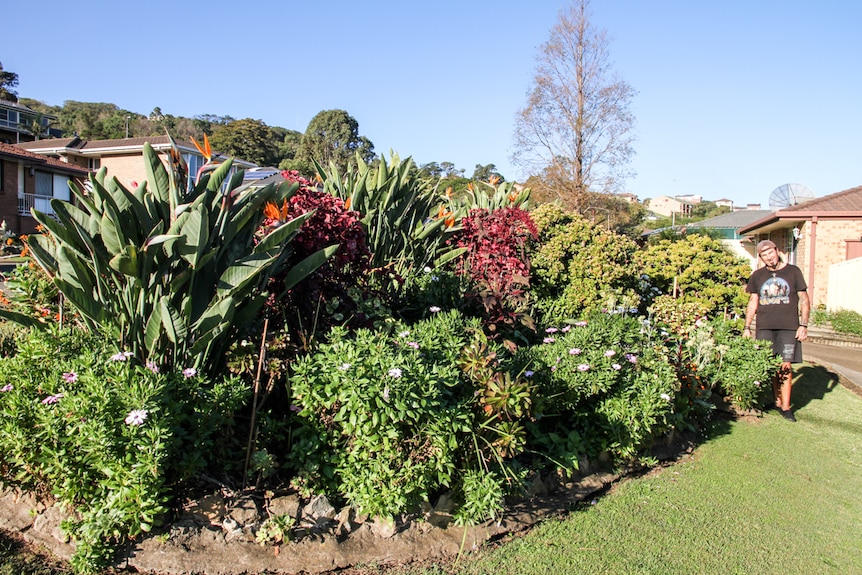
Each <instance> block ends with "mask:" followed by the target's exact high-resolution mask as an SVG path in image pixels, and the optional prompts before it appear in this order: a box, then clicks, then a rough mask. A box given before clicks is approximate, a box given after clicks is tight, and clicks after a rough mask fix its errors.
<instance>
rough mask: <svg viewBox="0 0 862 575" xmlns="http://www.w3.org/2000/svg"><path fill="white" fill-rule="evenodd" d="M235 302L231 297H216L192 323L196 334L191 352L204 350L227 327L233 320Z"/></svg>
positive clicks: (195, 352)
mask: <svg viewBox="0 0 862 575" xmlns="http://www.w3.org/2000/svg"><path fill="white" fill-rule="evenodd" d="M235 306H236V302H235V300H234V298H233V297H230V296H228V297H224V298H216V299H215V300H214V301H213V303H211V304H210V305H209V307H207V309H206V311H204V313H203V314H202V315H201V317H200V318H199V319H198V320H197V321H196V322H195V323H194V325H192V328H193V329H194V331H195V332H196V333H197V334H198V336H197V338H196V339H195V342H194V344H193V345H192V347H191V350H190V352H191V354H192V355H194V354H197V353H200V352H202V351H204V350H205V349H206V348H207V347H208V346H209V344H210V343H211V342H212V341H213V340H214V339H215V338H216V337H218V336H219V335H220V334H222V333H223V332H224V331H225V330H226V329H227V328H228V327H230V325H231V322H232V320H233V315H234V309H235Z"/></svg>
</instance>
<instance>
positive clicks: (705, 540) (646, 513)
mask: <svg viewBox="0 0 862 575" xmlns="http://www.w3.org/2000/svg"><path fill="white" fill-rule="evenodd" d="M795 382H796V383H795V386H794V400H793V404H794V406H795V409H796V411H797V417H798V422H797V423H795V424H794V423H790V422H787V421H785V420H784V419H783V418H782V417H781V416H780V415H778V414H777V413H776V412H770V413H768V414H767V415H766V416H765V417H764V418H762V419H746V420H740V421H735V422H729V423H728V422H716V423H715V424H714V425H713V426H712V429H711V434H710V437H711V438H710V439H709V440H708V441H707V442H706V443H704V444H703V445H701V446H700V447H699V448H698V449H697V450H696V451H695V453H694V454H693V455H692V456H688V457H685V458H683V459H682V460H681V461H680V462H679V463H678V464H676V465H673V466H670V467H666V468H662V469H660V470H657V471H655V472H653V473H650V474H648V475H647V476H644V477H641V478H637V479H632V480H626V481H623V482H622V483H621V484H620V485H618V486H617V487H616V488H615V489H613V491H612V492H611V493H609V494H608V495H606V496H604V497H601V498H599V499H598V500H597V501H596V502H595V504H589V503H588V504H585V505H583V506H582V507H580V508H578V509H576V510H575V511H573V512H572V513H570V514H569V515H567V516H566V517H564V518H561V519H559V520H554V521H550V522H548V523H546V524H544V525H542V526H541V527H539V528H537V529H535V530H533V531H531V532H530V533H529V534H528V535H526V536H524V537H522V538H518V539H516V540H513V541H510V542H508V543H506V544H505V545H502V546H500V547H499V548H496V549H493V550H485V551H483V552H481V553H480V554H478V557H475V558H473V557H471V558H470V559H468V560H466V561H465V560H462V561H461V563H460V565H458V566H457V568H456V572H459V573H471V574H480V573H481V574H485V573H487V574H492V573H493V574H494V575H506V574H515V573H519V574H528V573H535V574H539V573H542V574H549V573H566V574H578V573H590V574H599V573H614V574H621V573H650V574H664V573H668V574H675V573H701V574H721V575H725V574H743V573H751V574H755V573H757V574H770V573H775V574H779V573H780V574H788V573H806V574H807V573H811V574H814V573H816V574H821V573H855V574H859V573H862V399H860V397H858V396H856V395H854V394H853V393H852V392H850V391H848V390H847V389H846V388H844V387H842V386H840V385H838V384H837V381H836V379H835V378H834V377H832V376H830V374H829V373H828V372H827V371H826V370H824V369H823V368H820V367H814V366H809V365H805V366H803V367H802V368H801V369H800V370H799V372H798V375H797V377H796V380H795Z"/></svg>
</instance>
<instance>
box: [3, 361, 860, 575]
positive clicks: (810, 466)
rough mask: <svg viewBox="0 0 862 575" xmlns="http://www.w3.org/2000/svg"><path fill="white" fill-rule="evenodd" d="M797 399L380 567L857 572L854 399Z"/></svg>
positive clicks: (8, 561) (820, 381) (804, 383)
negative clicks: (791, 413)
mask: <svg viewBox="0 0 862 575" xmlns="http://www.w3.org/2000/svg"><path fill="white" fill-rule="evenodd" d="M793 403H794V408H795V409H796V413H797V418H798V420H799V421H798V422H797V423H795V424H794V423H790V422H787V421H785V420H784V419H783V418H782V417H781V416H780V415H778V414H777V413H775V412H770V413H768V414H767V415H766V416H765V417H763V418H761V419H756V418H748V419H743V420H740V421H734V422H728V421H725V420H720V419H719V420H717V421H716V422H715V423H714V424H713V425H712V428H711V430H710V439H709V440H707V441H706V442H705V443H703V444H702V445H700V446H699V447H698V448H697V449H696V450H695V452H694V453H693V454H692V455H690V456H685V457H683V458H682V459H681V460H680V461H679V462H678V463H676V464H674V465H672V466H668V467H663V468H659V469H656V470H654V471H652V472H650V473H648V474H646V475H644V476H642V477H638V478H632V479H627V480H624V481H622V482H621V483H620V484H619V485H617V486H616V487H614V488H613V489H612V490H611V491H610V492H609V493H607V494H605V495H603V496H601V497H599V498H598V499H597V500H595V502H586V503H585V504H583V505H582V506H580V507H578V508H577V509H574V510H572V512H571V513H568V514H567V515H565V516H564V517H561V518H560V519H556V520H553V521H548V522H546V523H544V524H542V525H540V526H538V527H536V528H535V529H533V530H531V531H530V532H529V533H528V534H526V535H524V536H523V537H515V538H513V539H512V540H510V541H507V542H505V543H504V544H502V545H499V546H494V547H493V548H488V549H483V550H481V551H479V552H477V553H473V554H470V555H467V556H465V557H462V558H461V559H460V561H458V562H457V563H449V564H446V565H437V566H433V567H429V566H427V565H426V566H422V567H418V566H414V567H408V568H405V569H397V570H386V571H385V572H386V573H388V574H391V575H395V574H396V573H404V574H406V573H413V574H420V573H424V574H430V573H438V574H440V573H458V574H465V575H467V574H470V575H480V574H482V575H484V574H488V575H492V574H493V575H510V574H524V575H526V574H536V575H538V574H542V575H546V574H557V573H561V574H566V575H577V574H581V573H584V574H590V575H593V574H603V573H608V574H636V573H640V574H677V573H697V574H705V575H708V574H716V575H729V574H749V573H750V574H767V575H768V574H797V573H799V574H803V573H804V574H823V573H825V574H829V573H836V574H837V573H842V574H843V573H847V574H862V398H860V397H859V396H857V395H854V394H853V393H852V392H851V391H848V390H847V389H846V388H844V387H842V386H840V385H839V384H838V382H837V380H836V379H835V378H834V377H833V376H831V375H830V374H829V373H828V372H827V371H826V370H824V369H823V368H820V367H815V366H810V365H807V364H806V365H805V366H804V367H802V369H800V370H799V372H798V375H797V378H796V384H795V386H794V401H793ZM0 543H2V540H0ZM21 558H22V554H21V552H20V550H19V549H14V552H13V551H12V549H10V547H9V546H4V545H0V575H6V574H7V573H9V574H10V575H11V574H12V573H15V575H36V574H38V575H43V574H44V575H48V574H54V573H59V572H60V571H53V570H47V569H46V570H36V569H35V568H34V569H31V568H30V567H25V564H24V563H16V564H15V566H14V567H12V568H13V569H15V570H14V571H9V570H8V569H9V568H10V566H11V565H12V564H13V562H17V561H20V560H21ZM43 568H44V566H43ZM28 569H30V570H28ZM357 571H361V572H362V573H375V572H377V571H375V570H373V569H364V570H357ZM381 572H383V571H381Z"/></svg>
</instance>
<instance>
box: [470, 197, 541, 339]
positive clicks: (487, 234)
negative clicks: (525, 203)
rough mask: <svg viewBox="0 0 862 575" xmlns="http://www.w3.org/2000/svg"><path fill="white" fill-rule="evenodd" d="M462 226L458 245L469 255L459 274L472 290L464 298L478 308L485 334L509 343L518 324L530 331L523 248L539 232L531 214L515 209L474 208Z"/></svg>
mask: <svg viewBox="0 0 862 575" xmlns="http://www.w3.org/2000/svg"><path fill="white" fill-rule="evenodd" d="M461 227H462V229H461V231H460V232H459V233H458V236H457V239H456V242H457V245H458V247H463V248H467V252H466V253H465V255H464V257H463V258H462V259H461V264H460V269H459V272H460V273H461V274H465V275H467V276H468V277H469V278H470V281H471V283H472V285H473V286H474V289H473V291H472V292H471V293H469V294H467V296H468V297H470V298H471V299H472V300H473V301H474V302H475V303H477V304H479V309H480V312H481V313H482V315H483V319H484V322H485V327H486V329H487V331H488V334H489V336H490V337H492V338H498V337H502V338H504V340H507V341H509V342H511V339H510V338H512V337H513V336H515V335H516V333H517V331H518V330H519V329H520V327H521V326H523V327H526V328H528V329H530V330H533V331H534V330H535V326H534V324H533V320H532V318H531V317H530V315H529V314H528V313H527V312H528V297H527V295H528V294H527V289H528V288H529V285H530V260H529V257H528V255H527V248H528V245H529V242H531V241H534V240H535V239H536V238H537V236H538V233H537V231H536V226H535V224H534V223H533V220H532V218H531V217H530V214H529V213H528V212H526V211H525V210H523V209H521V208H519V207H506V208H501V209H496V210H486V209H474V210H471V211H470V214H469V215H468V216H467V217H465V218H463V219H462V220H461Z"/></svg>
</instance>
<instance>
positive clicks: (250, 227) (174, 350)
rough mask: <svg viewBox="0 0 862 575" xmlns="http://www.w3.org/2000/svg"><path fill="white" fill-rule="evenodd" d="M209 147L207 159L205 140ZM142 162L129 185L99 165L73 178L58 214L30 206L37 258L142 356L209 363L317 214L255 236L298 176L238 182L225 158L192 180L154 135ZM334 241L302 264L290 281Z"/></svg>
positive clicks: (92, 318)
mask: <svg viewBox="0 0 862 575" xmlns="http://www.w3.org/2000/svg"><path fill="white" fill-rule="evenodd" d="M202 151H203V152H204V153H205V154H209V156H210V159H212V157H211V156H212V154H211V149H210V148H209V143H208V140H207V139H205V140H204V145H203V150H202ZM144 161H145V164H146V169H147V173H148V176H147V181H146V182H144V183H143V184H141V185H140V186H138V187H136V188H135V189H134V190H128V189H126V188H125V187H124V186H123V185H122V184H121V183H120V182H119V181H118V180H117V179H116V178H110V177H108V175H107V172H106V170H105V169H104V168H103V169H102V170H100V171H99V172H98V173H96V174H92V175H91V176H90V186H89V187H90V189H89V190H87V191H84V190H83V189H81V188H79V187H78V186H76V185H72V193H73V195H74V197H75V200H76V201H75V203H69V202H65V201H63V200H59V199H54V200H52V201H51V208H52V209H53V211H54V213H55V214H56V219H54V218H53V217H49V216H48V215H47V214H45V213H42V212H39V211H37V210H33V215H34V217H35V218H36V220H37V221H38V222H39V223H40V224H41V225H42V226H44V228H45V229H46V230H47V232H46V234H44V235H42V236H34V237H31V240H30V242H29V243H30V249H31V252H32V254H33V258H34V259H35V260H36V261H37V262H38V263H39V265H40V266H42V268H44V269H45V271H46V272H47V273H48V275H49V276H50V277H51V278H52V280H53V282H54V283H55V285H56V286H57V288H58V289H59V290H60V291H61V292H62V293H63V295H64V296H65V298H66V301H68V302H69V303H70V304H72V305H73V306H75V308H76V309H77V310H78V311H79V312H80V314H81V316H82V318H83V320H84V322H85V323H86V324H87V326H88V327H90V328H91V329H103V328H105V327H108V328H109V331H111V332H113V333H115V334H116V335H117V337H118V338H119V339H120V340H121V343H122V345H123V347H124V348H125V349H129V350H131V351H132V352H133V353H134V355H135V356H136V357H137V358H138V360H139V361H140V362H141V363H144V362H146V361H152V362H155V363H156V364H178V365H183V366H186V367H188V366H192V367H194V368H196V369H198V370H202V369H206V370H214V369H216V368H217V367H218V366H220V365H221V362H223V361H224V357H225V355H226V351H227V349H228V348H229V346H230V344H231V343H232V342H233V339H234V338H236V337H238V335H239V334H240V333H241V332H242V329H243V327H244V326H246V325H247V324H249V323H250V322H251V321H252V320H253V319H254V318H255V317H256V316H257V314H258V313H259V312H260V310H261V308H262V306H263V303H264V301H265V299H266V294H264V293H263V291H262V289H263V287H264V286H265V285H266V281H267V279H268V278H269V277H271V276H272V275H273V274H274V273H277V272H279V271H280V270H282V268H283V266H284V262H285V261H286V257H287V253H288V252H287V250H286V247H287V246H288V245H289V243H290V242H291V240H292V239H293V238H294V237H295V236H296V234H297V233H298V230H299V228H300V226H301V225H302V223H303V222H304V221H305V220H306V219H307V218H308V217H309V216H310V215H311V214H308V215H304V216H300V217H297V218H293V219H291V220H289V221H280V223H279V224H278V225H275V226H272V227H271V228H270V229H268V230H267V231H266V233H265V234H264V235H263V236H256V232H257V231H258V229H259V227H260V224H261V222H262V221H263V219H264V217H265V214H264V209H263V207H264V205H265V204H266V203H267V202H273V203H274V204H278V203H281V202H283V201H284V200H286V199H287V198H289V197H290V196H291V195H292V194H293V193H295V192H296V190H297V187H298V186H296V185H289V184H285V185H281V186H274V185H269V186H266V187H264V188H260V189H250V188H243V187H242V186H241V183H242V173H236V174H231V167H232V161H231V160H230V159H228V160H227V161H225V162H221V163H219V164H218V165H217V166H216V165H215V164H210V167H209V168H207V169H206V170H201V171H199V173H198V176H199V179H198V181H197V182H196V183H195V185H193V186H191V187H190V188H188V189H187V184H186V182H187V179H185V178H184V177H183V175H184V174H185V173H187V166H186V165H185V162H184V161H182V157H181V156H180V154H179V153H178V150H177V149H176V146H173V147H172V151H171V163H170V170H168V169H166V168H165V166H164V164H163V163H162V161H161V160H160V159H159V156H158V154H157V153H156V152H155V151H154V150H153V148H152V147H151V146H150V145H149V144H145V146H144ZM210 168H211V169H210ZM222 190H224V191H222ZM225 198H229V200H228V201H226V200H225ZM336 248H337V246H330V247H328V248H325V249H321V250H320V251H318V252H315V253H314V254H311V255H310V256H308V258H306V259H305V260H303V261H302V262H299V263H298V264H297V265H295V266H294V267H293V268H291V269H290V270H289V271H288V272H287V273H286V275H285V285H287V286H288V288H289V287H290V286H292V285H295V284H296V283H297V282H299V281H300V280H301V279H302V278H304V277H305V276H306V275H308V274H309V273H311V272H312V271H313V270H314V269H316V267H317V266H319V265H321V264H322V263H323V262H324V261H326V259H327V258H328V257H329V256H330V255H332V254H333V253H334V252H335V249H336ZM288 288H285V289H288Z"/></svg>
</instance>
